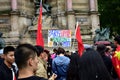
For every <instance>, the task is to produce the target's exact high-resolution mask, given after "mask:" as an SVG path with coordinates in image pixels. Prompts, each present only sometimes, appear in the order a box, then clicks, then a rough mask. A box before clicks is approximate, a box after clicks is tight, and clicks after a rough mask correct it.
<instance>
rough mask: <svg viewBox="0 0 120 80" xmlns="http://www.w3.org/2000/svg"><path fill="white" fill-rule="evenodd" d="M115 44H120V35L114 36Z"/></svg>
mask: <svg viewBox="0 0 120 80" xmlns="http://www.w3.org/2000/svg"><path fill="white" fill-rule="evenodd" d="M114 44H115V45H120V36H116V37H115V38H114Z"/></svg>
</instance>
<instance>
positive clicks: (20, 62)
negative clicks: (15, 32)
mask: <svg viewBox="0 0 120 80" xmlns="http://www.w3.org/2000/svg"><path fill="white" fill-rule="evenodd" d="M35 56H37V49H36V48H35V47H34V46H32V45H31V44H20V45H18V46H17V48H16V50H15V62H16V64H17V66H18V68H19V69H22V68H24V67H26V66H27V61H28V60H29V59H30V58H33V59H34V58H35Z"/></svg>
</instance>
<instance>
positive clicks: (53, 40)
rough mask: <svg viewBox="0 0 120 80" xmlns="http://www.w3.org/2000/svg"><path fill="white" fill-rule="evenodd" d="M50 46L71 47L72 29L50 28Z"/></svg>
mask: <svg viewBox="0 0 120 80" xmlns="http://www.w3.org/2000/svg"><path fill="white" fill-rule="evenodd" d="M48 47H71V31H70V30H48Z"/></svg>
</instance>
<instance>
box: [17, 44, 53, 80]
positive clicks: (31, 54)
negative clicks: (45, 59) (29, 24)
mask: <svg viewBox="0 0 120 80" xmlns="http://www.w3.org/2000/svg"><path fill="white" fill-rule="evenodd" d="M15 62H16V64H17V66H18V69H19V71H18V80H47V79H44V78H42V77H38V76H35V72H36V70H37V64H38V59H37V49H36V48H35V47H34V46H32V45H31V44H21V45H19V46H18V47H17V48H16V51H15ZM51 80H54V78H53V79H51Z"/></svg>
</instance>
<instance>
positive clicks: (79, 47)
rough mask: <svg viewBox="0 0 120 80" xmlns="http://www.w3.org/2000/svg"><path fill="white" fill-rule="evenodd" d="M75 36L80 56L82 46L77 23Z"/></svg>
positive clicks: (82, 49)
mask: <svg viewBox="0 0 120 80" xmlns="http://www.w3.org/2000/svg"><path fill="white" fill-rule="evenodd" d="M75 37H76V40H77V42H78V53H79V55H80V56H82V53H83V51H84V46H83V42H82V38H81V33H80V25H78V24H77V26H76V32H75Z"/></svg>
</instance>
